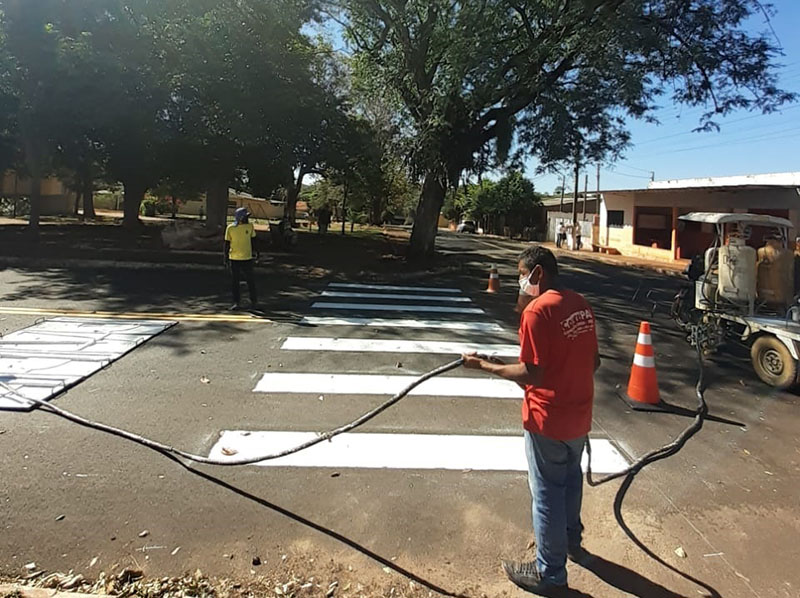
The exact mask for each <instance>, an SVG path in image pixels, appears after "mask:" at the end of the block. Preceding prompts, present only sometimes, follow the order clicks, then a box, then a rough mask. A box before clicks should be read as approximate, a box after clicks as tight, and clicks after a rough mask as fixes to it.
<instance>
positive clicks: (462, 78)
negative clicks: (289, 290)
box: [0, 0, 794, 257]
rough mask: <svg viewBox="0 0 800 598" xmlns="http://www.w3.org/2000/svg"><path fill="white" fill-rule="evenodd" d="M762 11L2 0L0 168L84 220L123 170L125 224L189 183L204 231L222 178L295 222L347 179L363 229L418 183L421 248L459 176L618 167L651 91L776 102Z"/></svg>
mask: <svg viewBox="0 0 800 598" xmlns="http://www.w3.org/2000/svg"><path fill="white" fill-rule="evenodd" d="M771 14H773V13H772V8H771V7H770V6H769V5H768V4H764V3H762V2H760V1H759V0H695V1H694V2H691V3H690V4H688V5H687V3H686V2H684V1H683V0H647V1H643V0H481V1H480V2H452V1H449V0H424V1H423V0H404V1H402V2H399V1H396V0H142V1H138V2H127V1H124V0H75V1H70V2H67V1H65V0H3V2H2V3H1V4H0V166H8V165H14V166H15V167H16V168H17V169H18V170H22V171H24V173H25V174H27V175H28V176H30V177H31V178H32V179H34V181H37V180H40V179H41V178H42V177H43V176H46V175H47V174H49V173H51V172H56V171H58V172H61V171H69V172H70V173H72V176H70V177H68V178H69V180H71V181H73V182H72V185H73V186H74V187H75V188H76V189H77V190H78V191H80V192H81V193H83V195H84V199H85V201H84V208H85V209H84V213H85V214H86V213H87V211H89V208H90V207H91V206H90V201H91V188H92V181H93V180H94V179H97V178H104V179H108V180H112V181H118V182H121V183H122V184H123V186H124V191H125V198H124V212H125V222H126V223H127V224H129V225H135V224H136V223H137V222H138V212H139V206H140V203H141V201H142V198H143V196H144V194H145V191H146V190H147V189H153V188H156V187H158V188H160V189H164V188H170V189H185V190H187V193H191V194H194V193H196V192H198V191H200V190H205V191H206V197H207V203H208V210H207V213H208V223H209V226H210V227H211V228H216V227H219V226H221V224H222V223H223V222H224V219H225V216H226V210H227V193H228V188H229V187H230V186H233V187H237V188H240V189H243V190H250V191H257V192H258V193H259V194H263V195H266V194H271V193H272V192H273V191H275V190H277V189H281V190H282V193H283V195H284V196H285V197H286V214H287V215H288V216H289V217H290V218H293V217H294V213H295V211H294V205H295V203H296V201H297V198H298V196H299V194H300V192H301V190H302V186H303V184H304V178H305V177H306V176H308V175H314V176H316V177H319V176H327V177H333V178H334V179H336V181H335V183H336V184H339V183H343V182H344V181H345V180H346V181H347V182H348V185H347V186H348V189H349V193H350V194H351V199H352V200H353V201H355V200H356V199H357V198H358V201H360V202H363V205H364V211H365V213H366V214H368V216H369V219H370V220H371V221H373V222H377V221H378V220H381V219H382V216H383V215H384V213H388V212H393V211H395V212H396V211H397V210H398V209H400V210H405V208H406V204H407V196H408V193H409V192H411V191H413V190H416V191H418V193H419V201H418V202H417V206H416V213H415V218H414V230H413V233H412V240H411V252H412V256H422V257H424V256H429V255H430V254H431V253H432V251H433V249H434V241H435V235H436V226H437V222H438V216H439V213H440V211H441V209H442V206H443V203H444V200H445V197H446V195H447V192H448V190H452V189H454V188H456V187H457V186H458V184H459V181H460V180H461V177H462V175H463V174H481V173H483V172H487V171H490V170H501V171H508V170H509V169H511V170H513V169H519V167H520V165H521V163H522V161H523V160H526V159H530V158H533V159H534V160H535V161H536V163H537V164H538V168H539V169H540V170H541V171H545V170H548V169H552V168H555V167H557V166H560V165H562V164H563V163H565V162H569V163H571V164H579V165H581V164H584V165H585V164H586V163H587V162H597V161H605V162H613V161H614V160H616V159H617V158H619V157H620V156H621V155H622V154H623V152H624V151H625V150H626V148H627V147H628V145H629V142H630V137H629V132H628V129H627V123H628V122H629V120H630V119H631V118H635V119H645V120H653V119H654V116H653V114H654V110H655V109H656V108H657V106H658V105H659V104H660V103H663V102H673V103H677V104H684V105H689V106H697V107H702V108H703V109H704V111H703V112H702V114H701V116H700V118H699V120H698V123H697V126H698V128H714V127H716V126H718V123H717V121H718V117H720V116H724V115H726V114H728V113H730V112H731V111H734V110H755V111H761V112H770V111H773V110H776V109H778V108H779V107H780V106H781V105H782V104H784V103H786V102H789V101H792V100H793V99H794V96H793V95H792V94H789V93H786V92H784V91H783V90H781V89H780V88H779V87H778V85H777V83H776V74H775V73H776V69H775V67H776V66H777V62H776V61H777V60H779V58H780V48H779V47H778V46H777V43H776V41H775V40H774V39H773V38H772V37H770V35H769V34H768V33H758V32H756V31H754V30H753V29H752V22H753V21H754V19H755V18H756V17H762V16H764V15H766V16H769V15H771ZM314 27H316V28H317V30H319V29H320V28H321V29H322V30H325V29H327V30H328V31H331V30H335V31H336V32H337V33H338V32H341V33H342V34H343V36H344V38H345V39H346V40H347V43H348V44H349V49H350V50H351V53H350V54H349V55H346V56H345V55H342V54H341V53H339V52H337V51H335V50H334V49H333V47H332V46H331V44H330V43H328V42H325V41H324V40H322V39H320V38H317V37H315V36H313V35H312V34H311V32H312V31H314ZM334 37H337V36H334ZM509 184H511V183H510V182H509ZM514 184H522V183H521V182H520V181H519V180H517V181H516V183H514ZM33 188H34V190H37V189H38V185H36V184H34V185H33ZM507 191H508V193H511V194H512V195H514V194H517V191H513V193H512V192H511V190H507ZM36 193H37V191H34V194H33V197H31V219H30V222H31V226H32V227H33V228H35V227H36V225H37V224H38V198H37V197H36ZM487 193H488V191H487ZM526 193H527V192H526ZM401 198H403V199H401ZM87 199H88V203H87ZM400 204H402V205H400ZM89 213H90V211H89Z"/></svg>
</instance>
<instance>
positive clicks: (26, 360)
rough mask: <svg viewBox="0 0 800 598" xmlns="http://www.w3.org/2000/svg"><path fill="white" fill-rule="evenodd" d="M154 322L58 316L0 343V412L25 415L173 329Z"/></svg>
mask: <svg viewBox="0 0 800 598" xmlns="http://www.w3.org/2000/svg"><path fill="white" fill-rule="evenodd" d="M175 324H176V322H169V321H166V322H162V321H156V320H124V321H122V320H112V319H103V318H73V317H58V318H52V319H50V320H45V321H43V322H40V323H38V324H34V325H33V326H30V327H29V328H25V329H23V330H19V331H17V332H12V333H11V334H7V335H6V336H4V337H2V338H0V409H5V410H13V411H29V410H31V409H33V408H34V407H35V405H34V404H33V403H31V402H30V401H26V400H25V399H26V398H33V399H39V400H42V401H46V400H48V399H51V398H52V397H53V396H55V395H57V394H58V393H60V392H63V391H64V390H66V389H67V388H69V387H71V386H74V385H76V384H79V383H80V382H82V381H83V380H84V379H86V378H88V377H89V376H91V375H92V374H94V373H96V372H98V371H99V370H101V369H103V368H104V367H106V366H108V365H110V364H111V363H113V362H114V361H115V360H117V359H119V358H120V357H122V356H123V355H125V354H126V353H128V352H129V351H132V350H133V349H135V348H136V347H138V346H140V345H141V344H143V343H145V342H147V341H148V340H150V339H151V338H153V337H154V336H156V335H158V334H161V333H162V332H164V331H165V330H167V329H169V328H171V327H172V326H174V325H175Z"/></svg>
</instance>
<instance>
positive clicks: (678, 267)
mask: <svg viewBox="0 0 800 598" xmlns="http://www.w3.org/2000/svg"><path fill="white" fill-rule="evenodd" d="M481 238H485V239H491V240H492V241H500V242H504V243H508V244H514V245H515V246H516V247H520V248H521V247H524V246H525V245H527V244H528V242H527V241H515V240H513V239H508V238H506V237H499V236H496V235H481ZM539 245H541V246H542V247H547V248H548V249H549V250H550V251H552V252H553V253H554V254H555V255H556V256H558V257H565V258H572V259H576V260H582V261H586V262H601V263H603V264H608V265H610V266H621V267H623V268H639V269H642V270H651V271H653V272H658V273H659V274H665V275H667V276H681V275H682V274H683V270H684V268H686V266H687V265H688V264H689V260H678V261H675V262H664V261H659V260H649V259H645V258H640V257H634V256H627V255H609V254H606V253H594V252H593V251H591V250H590V249H586V248H584V249H581V250H579V251H572V250H570V249H558V248H556V244H555V243H551V242H549V241H548V242H545V243H539Z"/></svg>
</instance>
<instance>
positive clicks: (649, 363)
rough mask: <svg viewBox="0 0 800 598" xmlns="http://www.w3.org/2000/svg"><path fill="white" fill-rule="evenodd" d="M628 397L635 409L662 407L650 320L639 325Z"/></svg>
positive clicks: (657, 408) (659, 408)
mask: <svg viewBox="0 0 800 598" xmlns="http://www.w3.org/2000/svg"><path fill="white" fill-rule="evenodd" d="M626 399H627V400H628V404H629V405H630V406H631V407H632V408H633V409H637V410H645V411H647V410H649V411H653V410H661V409H662V407H661V395H660V393H659V392H658V377H657V376H656V359H655V352H654V351H653V341H652V337H651V336H650V323H649V322H642V323H641V325H640V326H639V338H638V339H637V341H636V353H635V355H634V356H633V366H632V367H631V378H630V380H629V381H628V393H627V396H626Z"/></svg>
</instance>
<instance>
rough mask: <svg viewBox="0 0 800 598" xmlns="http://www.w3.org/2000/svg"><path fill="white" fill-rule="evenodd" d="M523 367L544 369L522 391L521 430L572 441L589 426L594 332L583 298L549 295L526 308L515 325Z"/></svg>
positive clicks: (564, 293)
mask: <svg viewBox="0 0 800 598" xmlns="http://www.w3.org/2000/svg"><path fill="white" fill-rule="evenodd" d="M519 345H520V355H519V360H520V362H521V363H531V364H533V365H535V366H537V367H539V368H541V369H542V373H541V382H540V384H539V385H538V386H526V387H525V400H524V401H523V403H522V425H523V426H524V427H525V429H526V430H528V431H530V432H533V433H535V434H541V435H542V436H546V437H548V438H552V439H553V440H574V439H576V438H580V437H581V436H585V435H586V434H588V433H589V430H590V429H591V427H592V401H593V399H594V370H595V359H596V355H597V330H596V326H595V318H594V312H593V311H592V308H591V307H590V306H589V303H588V302H587V301H586V299H584V298H583V297H582V296H581V295H579V294H578V293H576V292H574V291H568V290H558V291H557V290H550V291H547V292H545V293H544V294H542V295H541V296H540V297H539V298H538V299H536V300H534V301H532V302H531V303H529V304H528V306H527V307H526V308H525V310H524V311H523V312H522V317H521V318H520V325H519Z"/></svg>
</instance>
